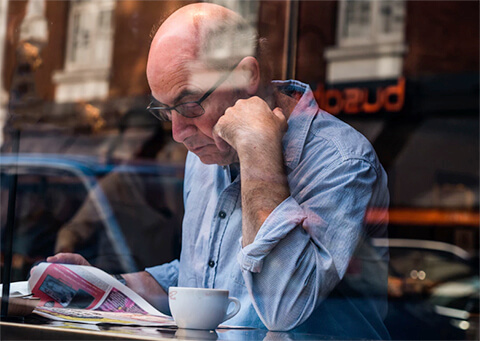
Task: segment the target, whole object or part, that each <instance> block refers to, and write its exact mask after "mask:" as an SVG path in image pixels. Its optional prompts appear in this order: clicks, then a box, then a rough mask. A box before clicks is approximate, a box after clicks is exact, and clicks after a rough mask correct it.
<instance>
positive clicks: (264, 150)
mask: <svg viewBox="0 0 480 341" xmlns="http://www.w3.org/2000/svg"><path fill="white" fill-rule="evenodd" d="M286 130H287V122H286V118H285V116H284V114H283V112H282V110H281V109H280V108H275V109H274V110H273V111H272V110H270V108H269V107H268V105H267V103H266V102H265V101H263V100H262V99H260V98H258V97H252V98H249V99H247V100H239V101H237V103H236V104H235V105H234V106H233V107H231V108H229V109H227V110H226V112H225V115H224V116H222V117H221V118H220V120H219V121H218V123H217V125H216V126H215V128H214V133H215V134H216V135H218V136H219V137H220V138H221V139H223V140H225V141H226V142H227V143H228V144H230V145H231V146H232V147H233V148H235V150H236V151H237V153H238V157H239V160H240V174H241V182H242V186H241V188H242V240H243V246H244V247H245V246H247V245H249V244H251V243H252V242H253V241H254V239H255V236H256V235H257V232H258V230H259V229H260V227H261V226H262V224H263V222H264V221H265V219H266V218H267V217H268V216H269V215H270V213H272V211H273V210H274V209H275V208H276V207H277V206H278V205H280V203H281V202H282V201H284V200H285V199H286V198H288V196H289V195H290V190H289V188H288V181H287V176H286V174H285V169H284V165H283V153H282V137H283V135H284V133H285V131H286Z"/></svg>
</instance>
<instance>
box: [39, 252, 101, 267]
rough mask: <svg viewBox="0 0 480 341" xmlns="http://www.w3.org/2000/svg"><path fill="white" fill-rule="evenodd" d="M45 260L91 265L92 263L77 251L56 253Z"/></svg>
mask: <svg viewBox="0 0 480 341" xmlns="http://www.w3.org/2000/svg"><path fill="white" fill-rule="evenodd" d="M47 262H49V263H63V264H76V265H88V266H92V264H90V263H89V262H88V261H87V260H86V259H85V258H83V256H81V255H79V254H78V253H57V254H56V255H55V256H51V257H48V258H47Z"/></svg>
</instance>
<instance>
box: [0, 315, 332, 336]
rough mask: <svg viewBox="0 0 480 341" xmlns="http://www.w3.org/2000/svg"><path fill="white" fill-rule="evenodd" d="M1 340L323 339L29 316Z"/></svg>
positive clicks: (9, 325)
mask: <svg viewBox="0 0 480 341" xmlns="http://www.w3.org/2000/svg"><path fill="white" fill-rule="evenodd" d="M0 334H1V335H0V336H1V337H0V339H1V340H157V341H158V340H172V339H174V340H252V341H253V340H262V341H269V340H270V341H274V340H275V341H277V340H325V339H331V338H328V337H324V336H322V335H314V334H301V333H291V332H270V331H267V330H261V329H248V328H242V329H216V330H193V329H177V328H163V327H134V326H117V325H108V324H102V325H92V324H84V323H76V322H58V321H51V320H47V319H45V318H43V317H41V316H38V315H35V314H31V315H28V316H26V317H25V318H24V321H16V322H11V321H1V322H0Z"/></svg>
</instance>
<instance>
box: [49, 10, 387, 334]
mask: <svg viewBox="0 0 480 341" xmlns="http://www.w3.org/2000/svg"><path fill="white" fill-rule="evenodd" d="M264 52H265V50H264V48H263V41H261V40H259V39H257V38H256V36H255V33H254V32H252V31H251V30H250V29H249V28H248V25H246V24H245V23H244V22H243V20H242V18H240V17H239V16H238V15H237V14H235V13H234V12H231V11H230V10H227V9H225V8H223V7H220V6H216V5H212V4H194V5H189V6H185V7H183V8H181V9H180V10H178V11H176V12H175V13H174V14H172V15H171V16H170V17H169V18H168V19H167V20H166V21H165V22H164V23H163V24H162V25H161V27H160V28H159V30H158V31H157V33H156V35H155V38H154V40H153V42H152V45H151V49H150V54H149V57H148V65H147V78H148V82H149V85H150V87H151V90H152V96H153V98H154V100H153V101H152V103H151V104H150V106H149V109H150V110H151V111H152V113H153V114H154V115H155V116H156V117H157V118H159V119H162V120H169V121H171V122H172V133H173V137H174V139H175V140H176V141H178V142H180V143H183V144H184V145H185V146H186V147H187V148H188V150H189V154H188V156H187V161H186V169H185V190H184V203H185V216H184V220H183V240H182V252H181V257H180V260H179V261H178V260H176V261H173V262H171V263H169V264H164V265H160V266H157V267H153V268H148V269H146V271H143V272H139V273H135V274H125V275H123V276H124V278H125V280H126V282H127V285H128V286H130V287H131V288H132V289H134V290H136V291H137V292H139V293H140V294H141V295H142V296H144V297H145V298H146V299H147V300H149V301H150V302H152V303H153V304H154V305H156V306H157V307H159V308H162V307H163V308H165V307H164V306H165V302H166V300H165V297H166V295H165V292H166V291H167V290H168V287H169V286H193V287H209V288H224V289H228V290H230V295H232V296H236V297H238V298H239V299H240V300H241V303H242V309H241V311H240V312H239V313H238V314H237V315H236V316H235V317H234V318H232V319H231V320H230V321H228V322H227V323H228V324H233V325H243V326H251V327H259V328H265V327H266V328H268V329H270V330H290V329H293V328H297V327H298V328H297V329H296V330H301V331H308V332H318V333H322V334H325V335H333V336H336V337H341V338H352V337H355V338H358V337H362V338H379V339H385V338H388V332H387V331H386V329H385V327H384V325H383V322H382V320H383V317H384V314H385V304H386V301H385V295H386V281H387V273H386V267H385V261H386V259H387V253H386V250H385V249H377V248H375V247H374V246H373V244H372V243H371V239H372V238H375V237H384V236H385V224H384V223H379V224H375V225H367V224H366V223H365V221H364V218H365V216H366V214H367V211H368V209H369V208H377V209H378V208H380V209H382V208H386V207H387V206H388V191H387V187H386V182H387V180H386V175H385V172H384V170H383V168H382V167H381V165H380V163H379V161H378V159H377V157H376V155H375V152H374V151H373V149H372V147H371V145H370V144H369V143H368V142H367V140H366V139H365V138H364V137H363V136H361V135H360V134H359V133H357V132H356V131H355V130H353V129H352V128H350V127H349V126H347V125H346V124H344V123H342V122H341V121H339V120H338V119H336V118H334V117H332V116H331V115H329V114H328V113H325V112H323V111H322V110H320V109H319V108H318V105H317V104H316V102H315V100H314V97H313V94H312V91H311V90H310V88H309V87H308V86H306V85H304V84H302V83H300V82H296V81H287V82H279V81H275V82H271V81H270V79H269V73H270V72H269V69H268V58H267V57H266V55H265V53H264ZM48 260H49V261H54V262H58V261H65V262H74V263H83V264H88V263H87V262H86V261H85V260H83V259H82V258H80V256H78V255H72V254H59V255H57V256H54V257H51V258H49V259H48ZM349 264H350V267H349ZM163 310H165V309H163Z"/></svg>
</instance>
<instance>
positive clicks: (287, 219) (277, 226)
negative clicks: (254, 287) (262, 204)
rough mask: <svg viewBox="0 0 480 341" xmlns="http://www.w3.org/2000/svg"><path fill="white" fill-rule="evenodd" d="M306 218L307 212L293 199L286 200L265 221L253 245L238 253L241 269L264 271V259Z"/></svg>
mask: <svg viewBox="0 0 480 341" xmlns="http://www.w3.org/2000/svg"><path fill="white" fill-rule="evenodd" d="M306 218H307V216H306V215H305V212H304V211H303V209H302V208H301V207H300V205H299V204H298V203H297V202H296V201H295V199H293V197H291V196H290V197H288V198H287V199H285V200H284V201H283V202H282V203H281V204H280V205H278V206H277V207H276V208H275V209H274V210H273V212H272V213H270V215H269V216H268V217H267V219H266V220H265V221H264V223H263V224H262V226H261V227H260V230H259V231H258V233H257V235H256V237H255V240H254V241H253V243H251V244H250V245H247V246H245V247H244V248H242V249H241V250H240V252H239V253H238V255H237V261H238V263H239V264H240V267H241V269H242V270H245V271H250V272H260V271H262V266H263V260H264V258H265V257H266V256H267V255H268V254H269V253H270V251H271V250H272V249H273V248H274V247H275V246H276V245H277V244H278V243H279V242H280V241H281V240H282V239H283V238H285V236H286V235H287V234H288V233H289V232H290V231H292V230H293V229H294V228H295V227H296V226H298V225H302V223H303V221H304V220H305V219H306ZM240 242H241V240H240Z"/></svg>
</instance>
